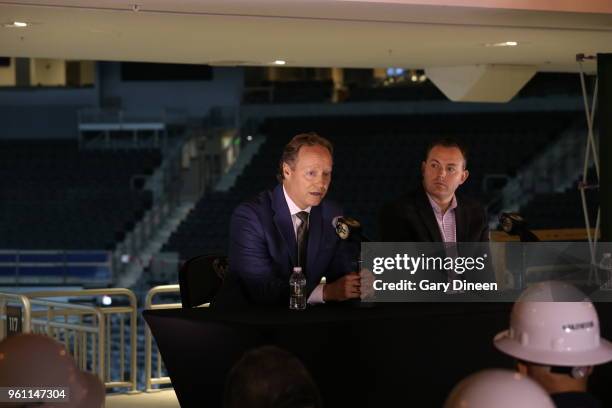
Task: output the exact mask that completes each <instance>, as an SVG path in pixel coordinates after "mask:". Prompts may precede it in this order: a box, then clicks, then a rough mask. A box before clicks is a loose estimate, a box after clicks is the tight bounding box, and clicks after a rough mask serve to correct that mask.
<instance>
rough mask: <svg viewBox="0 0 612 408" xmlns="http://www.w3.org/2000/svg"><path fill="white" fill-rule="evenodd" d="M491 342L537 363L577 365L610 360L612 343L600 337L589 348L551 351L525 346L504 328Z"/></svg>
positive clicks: (503, 349)
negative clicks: (597, 342) (593, 346)
mask: <svg viewBox="0 0 612 408" xmlns="http://www.w3.org/2000/svg"><path fill="white" fill-rule="evenodd" d="M493 344H494V345H495V347H496V348H497V349H498V350H499V351H501V352H502V353H505V354H508V355H510V356H512V357H515V358H517V359H519V360H524V361H527V362H531V363H537V364H545V365H552V366H561V367H579V366H592V365H599V364H605V363H607V362H610V361H612V343H610V342H609V341H608V340H606V339H604V338H601V339H600V342H599V346H597V347H596V348H593V349H590V350H579V351H575V352H573V351H568V350H564V351H553V350H543V349H536V348H529V347H525V346H524V345H521V344H520V343H519V342H518V341H517V340H515V339H513V338H512V337H510V331H509V330H505V331H503V332H501V333H498V334H497V336H495V338H494V339H493Z"/></svg>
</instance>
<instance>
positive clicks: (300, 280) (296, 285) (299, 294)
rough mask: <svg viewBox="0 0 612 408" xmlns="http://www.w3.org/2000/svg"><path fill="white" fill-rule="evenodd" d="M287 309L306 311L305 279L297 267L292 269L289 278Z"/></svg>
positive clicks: (300, 269)
mask: <svg viewBox="0 0 612 408" xmlns="http://www.w3.org/2000/svg"><path fill="white" fill-rule="evenodd" d="M289 309H291V310H304V309H306V277H305V276H304V274H303V273H302V268H301V267H299V266H296V267H295V268H293V273H292V274H291V277H290V278H289Z"/></svg>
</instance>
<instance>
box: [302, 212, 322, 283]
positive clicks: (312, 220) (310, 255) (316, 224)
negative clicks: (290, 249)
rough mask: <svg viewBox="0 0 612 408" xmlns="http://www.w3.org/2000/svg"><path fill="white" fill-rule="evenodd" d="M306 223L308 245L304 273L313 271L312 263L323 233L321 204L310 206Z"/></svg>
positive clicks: (315, 257) (314, 260)
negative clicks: (307, 223)
mask: <svg viewBox="0 0 612 408" xmlns="http://www.w3.org/2000/svg"><path fill="white" fill-rule="evenodd" d="M308 222H309V225H308V247H307V250H306V259H307V261H306V273H308V271H314V270H315V269H314V264H315V262H316V260H317V254H318V253H319V245H320V244H321V239H322V235H323V228H322V227H323V226H322V223H323V216H322V215H321V206H320V205H319V206H316V207H312V208H311V209H310V216H309V221H308Z"/></svg>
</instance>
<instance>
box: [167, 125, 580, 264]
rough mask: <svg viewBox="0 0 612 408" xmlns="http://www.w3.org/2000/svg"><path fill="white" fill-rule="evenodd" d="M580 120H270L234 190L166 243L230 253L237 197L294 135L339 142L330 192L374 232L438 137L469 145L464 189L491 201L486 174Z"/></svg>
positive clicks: (202, 208) (188, 253)
mask: <svg viewBox="0 0 612 408" xmlns="http://www.w3.org/2000/svg"><path fill="white" fill-rule="evenodd" d="M574 120H576V117H575V116H574V115H570V114H567V113H511V114H509V113H503V114H502V113H494V114H460V115H412V116H374V117H372V116H370V117H318V118H282V119H271V120H268V121H267V122H266V123H264V125H263V126H262V129H261V132H262V133H263V134H266V135H267V136H268V139H267V140H266V142H265V143H264V144H263V145H262V146H261V148H260V151H259V152H258V153H257V155H256V156H255V157H254V158H253V160H252V161H251V163H250V164H249V165H248V166H247V167H246V168H245V170H244V171H243V173H242V174H241V175H240V177H239V178H238V180H237V182H236V184H235V185H234V187H233V188H232V189H231V190H230V191H229V192H224V193H220V192H217V193H211V194H209V195H206V196H205V197H204V198H203V199H202V200H201V201H200V202H199V203H198V204H197V206H196V207H195V208H194V210H193V211H192V212H191V213H190V214H189V216H188V217H187V219H186V220H185V221H183V223H182V224H181V225H180V226H179V228H178V230H177V231H175V233H174V234H173V235H172V236H171V238H170V240H169V241H168V242H167V243H166V245H165V246H164V248H163V250H164V251H176V252H179V253H180V256H181V259H188V258H190V257H193V256H196V255H199V254H204V253H225V252H226V251H227V245H228V224H229V218H230V215H231V212H232V210H233V208H235V206H236V205H237V204H238V203H240V201H242V200H244V199H246V198H248V197H249V196H252V195H253V194H256V193H257V192H258V191H261V190H263V189H265V188H269V187H273V186H274V185H275V184H276V180H275V175H276V169H277V164H278V159H279V157H280V154H281V151H282V148H283V146H284V145H285V144H286V143H287V142H288V140H289V139H290V137H291V136H293V135H295V134H297V133H301V132H307V131H317V132H318V133H320V134H321V135H323V136H325V137H327V138H329V139H330V140H331V141H332V142H333V143H334V146H335V152H334V173H333V181H332V185H331V189H330V192H329V197H331V198H332V199H334V200H336V201H337V202H339V203H341V204H342V205H343V206H344V209H345V214H346V215H350V216H353V217H355V218H357V219H359V220H360V221H362V223H363V224H364V228H365V232H366V234H368V235H369V236H370V237H371V238H372V239H376V238H377V218H378V211H379V209H380V208H381V206H382V205H383V203H384V202H386V201H388V200H390V199H392V198H393V197H396V196H399V195H401V194H402V193H403V192H405V191H409V190H411V189H413V188H414V187H415V186H417V185H418V183H419V182H420V164H421V161H422V159H423V155H424V152H425V148H426V146H427V144H428V143H429V142H430V141H431V140H433V139H434V138H438V137H441V136H453V137H456V138H457V139H460V140H462V141H463V142H464V143H466V144H467V145H468V147H469V149H470V156H469V157H470V158H469V161H468V168H469V170H470V174H471V175H470V178H469V180H468V182H467V183H466V184H465V185H464V186H463V187H462V190H463V191H464V192H465V193H467V194H470V195H474V196H477V197H479V198H480V199H481V200H483V202H485V203H487V201H488V200H489V198H490V195H491V194H494V192H491V191H484V189H483V182H484V180H485V176H486V175H487V174H502V175H508V176H510V177H512V176H513V175H514V174H515V172H516V171H517V169H519V168H520V166H522V165H523V164H525V163H528V162H529V161H530V160H531V159H532V158H533V157H534V156H535V155H536V154H537V153H538V152H540V151H541V150H542V149H543V148H544V147H545V146H546V145H547V144H548V143H550V142H551V141H553V140H554V139H555V138H556V137H557V136H558V135H559V134H560V133H561V132H562V130H563V129H565V128H567V127H568V126H569V125H570V123H572V122H573V121H574Z"/></svg>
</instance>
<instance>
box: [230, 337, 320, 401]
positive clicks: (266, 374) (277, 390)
mask: <svg viewBox="0 0 612 408" xmlns="http://www.w3.org/2000/svg"><path fill="white" fill-rule="evenodd" d="M223 406H224V408H321V407H322V403H321V396H320V394H319V390H318V389H317V386H316V385H315V383H314V381H313V380H312V378H311V377H310V374H309V373H308V371H306V368H304V366H303V365H302V363H301V362H300V360H298V359H297V358H296V357H295V356H293V355H292V354H291V353H289V352H287V351H285V350H282V349H280V348H278V347H274V346H264V347H260V348H258V349H254V350H251V351H249V352H247V353H246V354H245V355H244V356H243V357H242V358H241V359H240V361H238V362H237V363H236V365H235V366H234V367H233V368H232V370H231V371H230V373H229V375H228V377H227V381H226V383H225V396H224V401H223Z"/></svg>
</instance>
